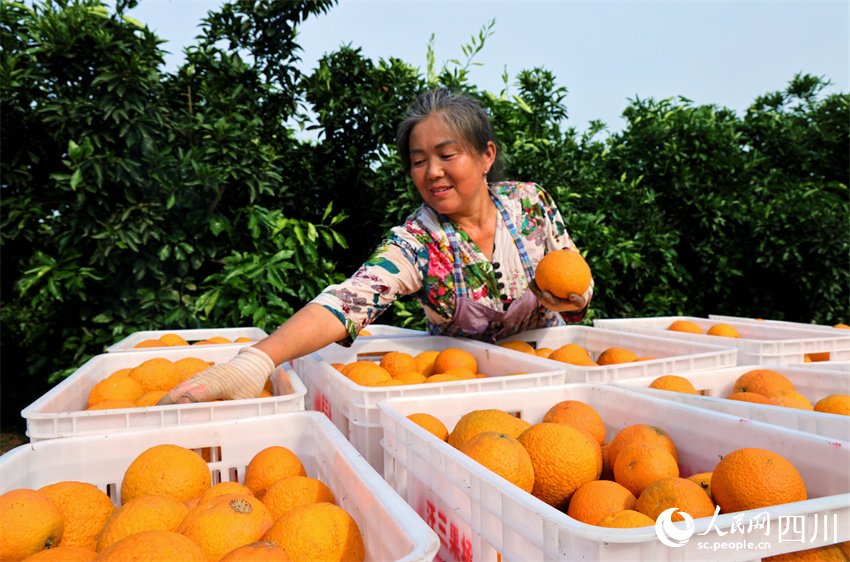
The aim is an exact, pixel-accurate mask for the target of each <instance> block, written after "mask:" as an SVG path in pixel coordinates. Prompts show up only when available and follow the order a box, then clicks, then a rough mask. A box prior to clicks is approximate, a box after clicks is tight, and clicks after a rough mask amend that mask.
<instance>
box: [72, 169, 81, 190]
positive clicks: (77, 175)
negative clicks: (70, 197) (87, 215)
mask: <svg viewBox="0 0 850 562" xmlns="http://www.w3.org/2000/svg"><path fill="white" fill-rule="evenodd" d="M82 181H83V172H82V170H80V169H79V168H77V169H76V170H74V173H73V174H71V181H70V186H71V189H73V190H75V191H76V189H77V186H78V185H80V182H82Z"/></svg>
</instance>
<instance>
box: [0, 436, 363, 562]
mask: <svg viewBox="0 0 850 562" xmlns="http://www.w3.org/2000/svg"><path fill="white" fill-rule="evenodd" d="M211 481H212V474H211V471H210V468H209V465H208V464H207V463H206V461H205V460H204V459H203V458H202V457H201V455H199V454H198V453H197V452H195V451H193V450H190V449H186V448H184V447H180V446H178V445H172V444H162V445H156V446H153V447H150V448H149V449H147V450H145V451H144V452H142V454H140V455H139V456H138V457H136V458H135V459H134V460H133V461H132V462H131V463H130V465H129V467H128V468H127V470H126V471H125V473H124V477H123V480H122V482H121V503H120V507H116V506H115V505H114V504H113V503H112V500H111V499H110V498H109V496H108V495H107V494H106V493H105V492H103V491H101V490H100V489H99V488H97V487H96V486H94V485H93V484H90V483H86V482H78V481H65V482H57V483H54V484H50V485H47V486H44V487H42V488H40V489H37V490H35V489H28V488H19V489H15V490H11V491H9V492H6V493H5V494H3V495H2V496H0V560H4V561H10V562H11V561H18V560H25V561H27V562H34V561H38V560H42V561H47V560H67V561H91V560H94V561H98V562H100V561H115V562H126V561H129V560H148V561H154V562H182V561H192V562H194V561H204V562H206V561H214V560H221V561H225V562H227V561H230V562H234V561H250V560H265V561H269V562H275V561H281V562H283V561H288V560H293V561H294V560H299V561H302V560H303V561H308V560H329V561H330V560H346V561H348V560H353V561H362V560H363V559H364V556H365V553H364V543H363V537H362V534H361V532H360V530H359V527H358V525H357V522H356V521H355V520H354V519H353V518H352V517H351V515H349V514H348V513H347V512H346V511H345V510H344V509H343V508H341V507H339V506H337V505H336V499H335V497H334V494H333V492H332V491H331V490H330V488H328V486H327V485H326V484H325V483H323V482H322V481H320V480H318V479H316V478H311V477H309V476H307V473H306V471H305V469H304V465H303V464H302V462H301V460H300V459H299V458H298V456H297V455H296V454H295V453H294V452H292V451H291V450H290V449H288V448H286V447H283V446H269V447H266V448H264V449H262V450H260V451H259V452H258V453H257V454H256V455H254V457H253V458H252V459H251V461H250V462H249V463H248V465H247V466H246V468H245V473H244V483H241V484H240V483H239V482H236V481H233V482H220V483H218V484H215V485H213V484H211Z"/></svg>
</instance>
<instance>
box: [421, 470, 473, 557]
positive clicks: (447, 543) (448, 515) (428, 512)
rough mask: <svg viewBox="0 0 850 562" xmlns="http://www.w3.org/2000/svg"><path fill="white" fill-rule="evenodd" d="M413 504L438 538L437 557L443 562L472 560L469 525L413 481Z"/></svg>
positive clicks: (429, 491)
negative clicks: (438, 548)
mask: <svg viewBox="0 0 850 562" xmlns="http://www.w3.org/2000/svg"><path fill="white" fill-rule="evenodd" d="M414 504H415V505H414V508H415V509H416V512H417V513H418V514H419V516H420V517H422V519H424V520H425V522H426V523H428V526H429V527H431V528H432V529H434V532H436V533H437V536H438V537H439V539H440V551H439V553H438V558H439V559H440V560H442V561H444V562H472V541H471V540H470V538H469V537H470V535H471V530H470V528H469V525H467V524H466V523H465V522H464V521H463V520H462V519H460V518H459V517H457V516H456V515H455V512H454V510H452V509H449V507H448V506H447V505H446V504H445V503H443V501H442V500H440V499H439V498H438V497H437V496H436V495H434V494H433V493H432V492H431V490H428V489H427V488H425V487H424V486H422V485H421V484H419V483H418V482H415V483H414Z"/></svg>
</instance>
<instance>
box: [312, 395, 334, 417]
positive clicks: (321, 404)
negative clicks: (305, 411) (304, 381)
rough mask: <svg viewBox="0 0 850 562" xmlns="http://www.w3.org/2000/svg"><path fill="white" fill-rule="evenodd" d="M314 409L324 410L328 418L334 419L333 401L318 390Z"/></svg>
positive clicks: (314, 400)
mask: <svg viewBox="0 0 850 562" xmlns="http://www.w3.org/2000/svg"><path fill="white" fill-rule="evenodd" d="M313 409H314V410H316V411H317V412H322V413H323V414H325V415H326V416H328V419H329V420H331V421H333V416H332V414H331V403H330V400H328V399H327V398H325V395H324V394H322V393H321V392H319V391H318V390H317V391H316V397H315V398H314V399H313Z"/></svg>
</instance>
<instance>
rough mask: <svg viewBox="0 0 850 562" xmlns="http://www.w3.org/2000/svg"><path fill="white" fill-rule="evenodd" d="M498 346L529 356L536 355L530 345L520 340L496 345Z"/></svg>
mask: <svg viewBox="0 0 850 562" xmlns="http://www.w3.org/2000/svg"><path fill="white" fill-rule="evenodd" d="M498 346H499V347H504V348H505V349H513V350H514V351H521V352H523V353H530V354H531V355H536V353H535V351H534V348H533V347H531V344H530V343H528V342H524V341H522V340H512V341H506V342H503V343H500V344H498Z"/></svg>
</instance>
